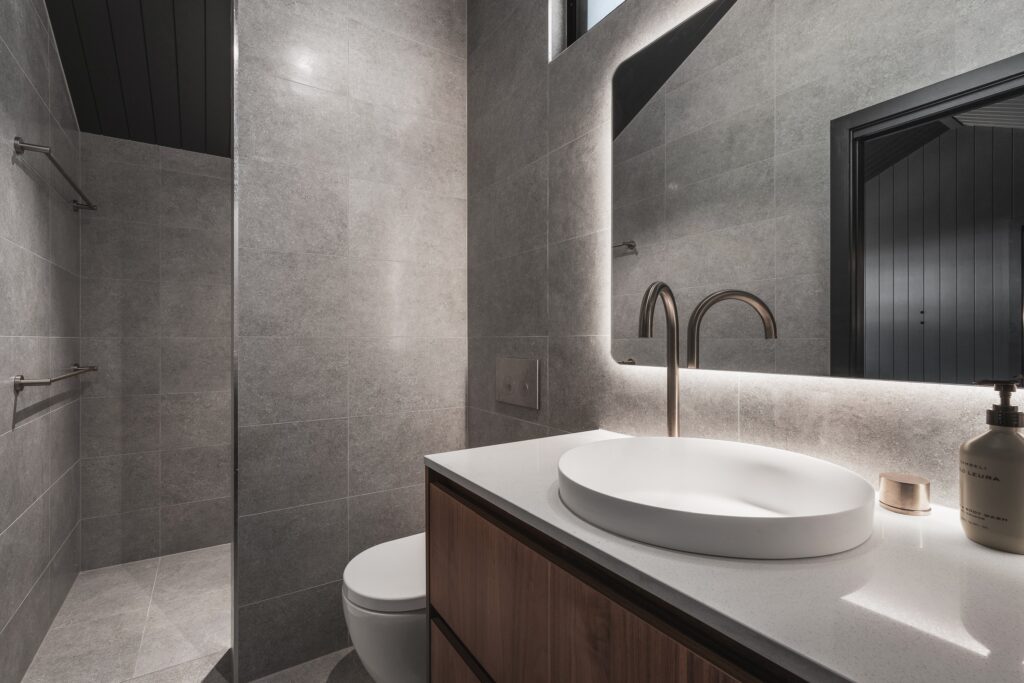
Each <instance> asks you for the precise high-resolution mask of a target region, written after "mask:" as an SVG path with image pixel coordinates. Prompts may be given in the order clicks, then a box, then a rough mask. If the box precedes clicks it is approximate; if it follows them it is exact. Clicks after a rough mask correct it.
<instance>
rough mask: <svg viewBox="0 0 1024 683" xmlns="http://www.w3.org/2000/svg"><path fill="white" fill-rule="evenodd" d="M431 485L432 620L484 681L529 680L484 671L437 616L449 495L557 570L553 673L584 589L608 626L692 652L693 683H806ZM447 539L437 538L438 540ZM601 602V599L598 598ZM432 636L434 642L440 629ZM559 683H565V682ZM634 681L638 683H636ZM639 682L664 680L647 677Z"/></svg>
mask: <svg viewBox="0 0 1024 683" xmlns="http://www.w3.org/2000/svg"><path fill="white" fill-rule="evenodd" d="M426 483H427V495H426V500H427V511H426V516H427V562H428V582H427V596H428V606H429V611H430V614H431V621H432V623H433V622H440V623H441V624H443V626H444V627H445V630H447V631H448V634H449V635H450V637H451V638H452V639H454V640H455V641H456V642H457V643H458V644H459V646H460V647H455V649H456V651H459V650H463V651H464V652H465V656H464V657H468V660H467V665H469V666H470V667H471V668H473V669H474V670H478V671H479V673H478V674H477V676H478V680H481V681H483V682H484V683H488V681H491V680H498V681H500V683H505V680H525V679H523V678H521V677H518V678H517V677H515V676H513V677H508V676H506V677H505V678H501V677H500V674H499V673H497V672H495V671H491V672H488V671H487V670H486V669H485V668H484V666H483V664H486V663H487V662H478V661H476V659H475V655H476V654H477V653H474V652H473V651H472V647H467V646H466V645H464V644H463V643H462V642H461V641H460V640H459V638H460V635H461V634H459V632H458V629H456V628H452V625H450V624H447V623H446V622H445V621H444V615H443V614H442V613H441V612H440V611H439V610H438V609H437V602H438V600H435V598H439V601H440V602H443V601H444V598H443V597H441V596H437V595H435V591H434V589H435V586H434V583H435V582H434V581H432V580H431V575H432V574H431V573H432V571H434V570H435V569H436V565H437V564H443V563H444V561H445V558H442V557H438V555H440V554H442V553H447V552H448V551H447V550H443V548H444V546H442V545H441V543H439V542H432V540H431V535H432V534H431V530H432V529H433V528H434V524H435V523H436V522H437V521H438V520H437V519H435V518H433V517H432V509H435V512H436V508H437V502H436V501H437V500H439V499H441V497H442V496H444V497H447V498H450V499H452V500H453V501H454V502H455V503H458V504H459V505H461V506H462V507H464V508H465V509H467V510H468V511H470V512H471V513H473V516H475V517H476V518H479V519H480V520H482V521H483V522H484V523H486V524H487V525H489V526H490V527H493V528H494V529H495V530H497V531H498V532H500V533H501V534H504V535H505V536H507V537H510V539H511V540H512V541H514V542H516V543H517V544H519V545H521V546H523V548H524V549H525V550H524V551H523V552H525V553H527V554H526V556H527V557H530V556H531V555H530V554H533V555H535V556H536V557H537V558H539V560H541V561H542V562H543V563H544V564H546V565H547V566H549V567H550V569H549V574H548V576H547V578H546V584H545V587H544V591H546V593H545V598H544V599H545V601H546V603H545V605H546V607H545V609H546V610H547V612H548V617H549V619H548V621H547V623H546V627H544V626H541V627H538V630H539V631H543V632H544V636H545V640H544V643H546V647H545V645H544V644H539V645H538V647H539V648H540V650H542V651H543V652H541V653H539V655H540V657H542V658H543V659H545V660H547V662H548V669H547V672H548V674H550V672H551V671H558V667H559V663H558V661H557V660H558V658H559V657H560V656H562V655H561V654H560V652H563V653H564V649H565V648H564V647H562V648H561V650H560V649H559V646H560V645H563V646H564V643H563V644H558V643H556V644H552V643H551V642H550V641H551V640H552V639H554V638H557V637H558V634H556V632H555V630H556V629H557V628H558V623H557V619H558V616H557V615H556V614H554V611H555V610H556V609H558V605H559V604H562V605H564V604H565V597H566V593H565V591H566V587H567V586H570V585H572V586H576V592H577V593H579V592H580V591H583V592H584V593H586V592H588V591H590V592H591V593H593V595H588V599H590V600H591V602H595V600H596V603H595V604H597V603H600V602H601V601H603V602H606V603H608V605H609V607H608V610H610V612H609V613H610V614H613V616H608V615H605V616H606V618H608V619H612V620H614V623H615V624H616V625H617V626H616V627H617V628H618V627H621V628H618V631H619V632H620V633H623V632H631V633H634V635H635V631H636V629H637V628H641V629H643V628H644V627H648V628H649V629H650V630H652V631H653V632H654V633H657V634H660V635H661V636H664V638H665V639H666V643H673V644H675V645H677V646H678V647H679V648H683V649H684V650H687V651H689V653H688V654H687V655H685V656H681V659H687V660H688V661H689V663H690V664H689V667H690V668H689V669H687V674H686V678H685V680H686V681H687V682H688V683H712V682H713V683H725V682H731V681H744V682H747V681H802V680H804V679H802V678H800V677H799V676H796V675H794V674H792V673H790V672H789V671H787V670H785V669H783V668H782V667H780V666H779V665H777V664H775V663H774V662H772V661H771V660H769V659H767V658H765V657H764V656H762V655H760V654H758V653H756V652H754V651H753V650H750V649H749V648H747V647H746V646H744V645H742V644H740V643H738V642H736V641H735V640H733V639H731V638H729V637H727V636H724V635H723V634H721V633H719V632H717V631H715V630H714V629H712V628H711V627H709V626H707V625H706V624H704V623H702V622H700V621H699V620H697V619H695V618H693V617H692V616H690V615H688V614H686V613H684V612H681V611H680V610H678V609H676V608H675V607H672V606H671V605H668V604H667V603H665V602H664V601H663V600H661V599H660V598H657V597H655V596H653V595H651V594H649V593H647V592H645V591H643V590H641V589H640V588H638V587H636V586H634V585H633V584H630V583H629V582H627V581H625V580H624V579H622V578H620V577H618V576H616V575H614V574H612V573H611V572H609V571H608V570H606V569H604V568H603V567H601V566H600V565H598V564H596V563H594V562H593V561H592V560H589V559H587V558H585V557H583V556H582V555H580V554H579V553H578V552H576V551H575V550H572V549H571V548H569V547H567V546H565V545H564V544H562V543H560V542H558V541H556V540H555V539H552V538H550V537H549V536H547V535H545V534H543V533H541V532H539V531H537V530H536V529H534V528H533V527H530V526H529V525H527V524H526V523H524V522H522V521H521V520H518V519H516V518H515V517H513V516H511V515H509V514H508V513H506V512H504V511H502V510H500V509H499V508H497V507H496V506H494V505H493V504H492V503H490V502H488V501H485V500H484V499H482V498H481V497H480V496H478V495H476V494H474V493H472V492H470V491H468V490H466V489H465V488H464V487H462V486H460V485H459V484H457V483H455V482H453V481H451V480H449V479H448V478H446V477H445V476H443V475H441V474H439V473H437V472H435V471H433V470H430V469H428V470H427V482H426ZM442 500H443V499H442ZM467 519H468V518H467ZM435 533H436V529H435ZM439 540H440V539H436V538H435V539H434V541H439ZM447 547H449V548H450V547H451V546H450V545H448V546H447ZM485 550H487V549H485ZM531 561H532V560H531ZM594 596H600V597H599V598H594ZM577 597H579V596H577ZM634 620H635V623H634ZM552 622H555V623H552ZM626 622H628V624H627V623H626ZM548 629H551V631H550V637H548ZM562 635H563V636H564V635H565V634H564V633H563V634H562ZM431 637H432V638H433V637H434V631H433V630H432V632H431ZM471 639H472V637H471ZM653 640H658V638H657V637H654V638H653ZM690 655H692V657H690ZM701 661H703V662H706V663H707V664H709V665H710V666H709V667H703V668H702V667H701V666H700V665H699V664H700V662H701ZM695 665H696V666H695ZM682 666H683V667H684V669H685V668H686V666H687V664H686V663H684V664H683V665H682ZM488 673H490V674H493V675H494V676H495V678H493V679H492V678H491V676H490V675H488ZM520 673H521V672H520ZM562 673H564V672H559V675H560V676H561V675H562ZM432 680H438V679H432ZM533 680H538V681H539V680H552V681H553V680H556V679H555V678H550V677H549V676H545V677H544V678H543V679H540V678H536V679H533ZM558 680H562V679H561V678H559V679H558ZM616 680H618V679H616ZM629 680H634V679H632V678H630V679H629ZM639 680H660V679H644V678H641V679H639Z"/></svg>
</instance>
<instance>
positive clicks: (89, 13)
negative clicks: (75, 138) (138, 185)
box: [46, 0, 232, 156]
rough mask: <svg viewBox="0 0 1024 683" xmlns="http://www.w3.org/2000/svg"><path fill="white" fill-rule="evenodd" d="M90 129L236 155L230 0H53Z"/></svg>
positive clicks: (72, 82) (67, 68)
mask: <svg viewBox="0 0 1024 683" xmlns="http://www.w3.org/2000/svg"><path fill="white" fill-rule="evenodd" d="M46 6H47V9H48V10H49V13H50V20H51V22H52V24H53V32H54V35H55V37H56V39H57V49H58V50H59V51H60V57H61V62H62V63H63V66H64V73H65V76H66V77H67V81H68V87H69V89H70V90H71V99H72V100H73V101H74V104H75V113H76V114H77V115H78V125H79V126H80V127H81V129H82V130H83V131H85V132H87V133H97V134H99V135H109V136H111V137H117V138H125V139H128V140H136V141H139V142H149V143H155V144H158V145H164V146H166V147H178V148H181V149H188V150H192V151H194V152H205V153H207V154H217V155H219V156H231V70H232V69H231V64H232V30H231V2H230V0H46Z"/></svg>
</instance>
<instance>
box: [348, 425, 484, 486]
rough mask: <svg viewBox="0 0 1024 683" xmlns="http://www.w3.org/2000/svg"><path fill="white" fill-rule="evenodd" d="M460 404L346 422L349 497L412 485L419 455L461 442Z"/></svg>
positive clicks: (418, 475) (418, 477)
mask: <svg viewBox="0 0 1024 683" xmlns="http://www.w3.org/2000/svg"><path fill="white" fill-rule="evenodd" d="M465 424H466V415H465V410H464V409H463V408H446V409H442V410H424V411H418V412H409V413H397V414H389V415H367V416H361V417H354V418H352V419H351V420H350V421H349V449H350V451H349V457H348V464H349V476H350V480H349V491H350V493H351V494H352V495H353V496H358V495H362V494H365V493H374V492H377V491H385V490H388V489H396V488H401V487H406V486H415V485H417V484H419V483H421V482H422V481H423V467H424V465H423V456H424V455H429V454H431V453H444V452H446V451H455V450H459V449H460V448H463V447H464V445H465V431H466V429H465Z"/></svg>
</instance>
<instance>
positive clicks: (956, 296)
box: [611, 0, 1024, 383]
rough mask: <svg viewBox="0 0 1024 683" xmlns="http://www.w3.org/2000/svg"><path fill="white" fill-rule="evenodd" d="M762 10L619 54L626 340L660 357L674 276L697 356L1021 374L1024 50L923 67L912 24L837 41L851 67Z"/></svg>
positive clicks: (615, 201) (620, 280) (819, 368)
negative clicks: (954, 66) (807, 53)
mask: <svg viewBox="0 0 1024 683" xmlns="http://www.w3.org/2000/svg"><path fill="white" fill-rule="evenodd" d="M766 8H768V9H766ZM764 11H770V3H764V2H758V1H756V0H740V1H739V2H735V1H734V0H716V2H712V3H711V4H710V5H708V6H707V7H706V8H705V9H704V10H702V11H701V12H700V13H698V14H697V15H695V16H694V17H692V18H691V19H690V20H688V21H687V22H685V23H683V24H681V25H679V26H677V27H676V28H674V29H673V30H672V31H670V32H668V33H667V34H665V35H664V36H663V37H661V38H659V39H658V40H656V41H655V42H654V43H652V44H651V45H649V46H648V47H646V48H645V49H643V50H641V51H640V52H638V53H637V54H635V55H634V56H632V57H631V58H630V59H628V60H626V61H625V62H623V64H622V65H621V66H620V67H619V69H618V70H617V71H616V73H615V76H614V79H613V84H612V86H613V101H614V111H613V134H614V139H613V145H612V163H613V169H612V189H613V193H612V209H613V229H612V245H611V249H612V283H613V288H612V337H613V342H612V353H613V355H614V357H615V358H616V360H618V361H619V362H626V363H636V364H640V365H664V364H665V357H666V352H665V329H664V325H662V324H661V319H660V316H659V319H658V321H657V323H656V329H655V337H654V338H646V339H641V338H639V337H638V319H639V312H640V303H641V300H642V297H643V294H644V291H645V290H646V288H647V287H648V286H649V285H650V284H651V283H653V282H656V281H660V282H664V283H666V284H667V285H668V286H669V287H670V288H671V289H672V291H673V292H674V295H675V298H676V301H677V304H678V309H679V318H680V323H679V324H680V341H679V345H680V348H679V354H680V359H681V363H682V364H683V365H684V366H687V365H688V366H689V367H700V368H708V369H721V370H741V371H752V372H777V373H786V374H800V375H831V376H842V377H867V378H874V379H891V380H910V381H927V382H945V383H971V382H974V381H976V380H979V379H986V378H990V377H994V376H995V377H1013V376H1016V375H1018V374H1020V373H1021V372H1022V369H1024V360H1022V358H1024V334H1022V303H1024V299H1022V263H1024V259H1022V250H1024V244H1022V234H1024V56H1018V57H1013V58H1010V59H1007V60H1003V61H1001V62H997V63H995V64H992V65H989V66H986V67H983V68H980V69H976V70H973V71H969V72H967V73H962V74H959V75H957V76H953V77H944V78H933V79H930V80H928V79H923V78H922V75H921V74H919V73H914V74H912V75H908V74H903V73H901V71H900V68H899V61H900V60H901V59H905V56H904V55H903V54H901V53H900V52H899V50H900V45H899V43H900V41H901V40H902V39H901V38H900V37H897V36H894V37H892V46H891V51H890V52H888V53H887V52H886V51H885V50H881V51H879V53H878V54H877V55H871V56H869V57H864V56H859V57H856V58H855V56H856V53H857V50H856V49H855V48H854V47H849V46H845V47H844V43H842V42H841V41H840V42H839V43H837V44H836V45H835V46H832V48H831V51H830V52H829V55H828V56H829V58H830V59H832V60H833V64H832V66H831V68H832V69H833V70H835V69H837V68H838V69H842V68H844V64H843V61H842V59H843V57H844V50H846V51H848V52H849V53H850V59H849V64H848V69H849V74H848V82H847V81H846V80H843V81H842V82H840V83H838V84H837V83H836V82H835V76H834V74H833V76H832V77H826V78H814V74H813V71H814V68H813V67H812V66H809V65H808V63H807V61H806V60H805V59H804V60H801V59H780V58H777V55H776V52H775V51H774V50H773V47H772V42H771V41H772V36H771V35H760V34H759V32H758V31H759V26H764V25H766V23H767V21H766V19H767V17H765V16H759V13H763V12H764ZM809 72H810V73H809ZM936 73H938V74H941V75H943V76H948V74H946V73H944V72H942V71H941V70H938V71H937V72H936ZM723 291H724V292H728V293H727V294H722V292H723ZM697 322H699V325H696V324H694V323H697ZM688 323H689V325H688ZM688 328H689V330H688ZM688 332H689V334H688ZM698 342H699V345H698ZM698 348H699V354H698V353H697V350H698Z"/></svg>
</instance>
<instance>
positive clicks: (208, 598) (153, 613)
mask: <svg viewBox="0 0 1024 683" xmlns="http://www.w3.org/2000/svg"><path fill="white" fill-rule="evenodd" d="M230 647H231V593H230V591H221V592H219V593H218V592H211V593H210V594H207V595H204V596H201V597H200V599H197V600H195V601H191V600H179V601H175V602H174V603H172V604H168V605H164V606H158V605H156V604H154V605H153V607H152V609H150V613H149V619H148V620H147V623H146V633H145V635H144V636H143V638H142V645H141V646H140V648H139V653H138V659H137V660H136V661H135V675H136V676H141V675H144V674H148V673H152V672H155V671H160V670H162V669H166V668H168V667H170V666H174V665H176V664H179V663H181V662H187V661H191V660H193V659H197V658H199V657H204V656H206V655H213V654H218V653H223V652H225V651H226V650H227V649H228V648H230Z"/></svg>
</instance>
